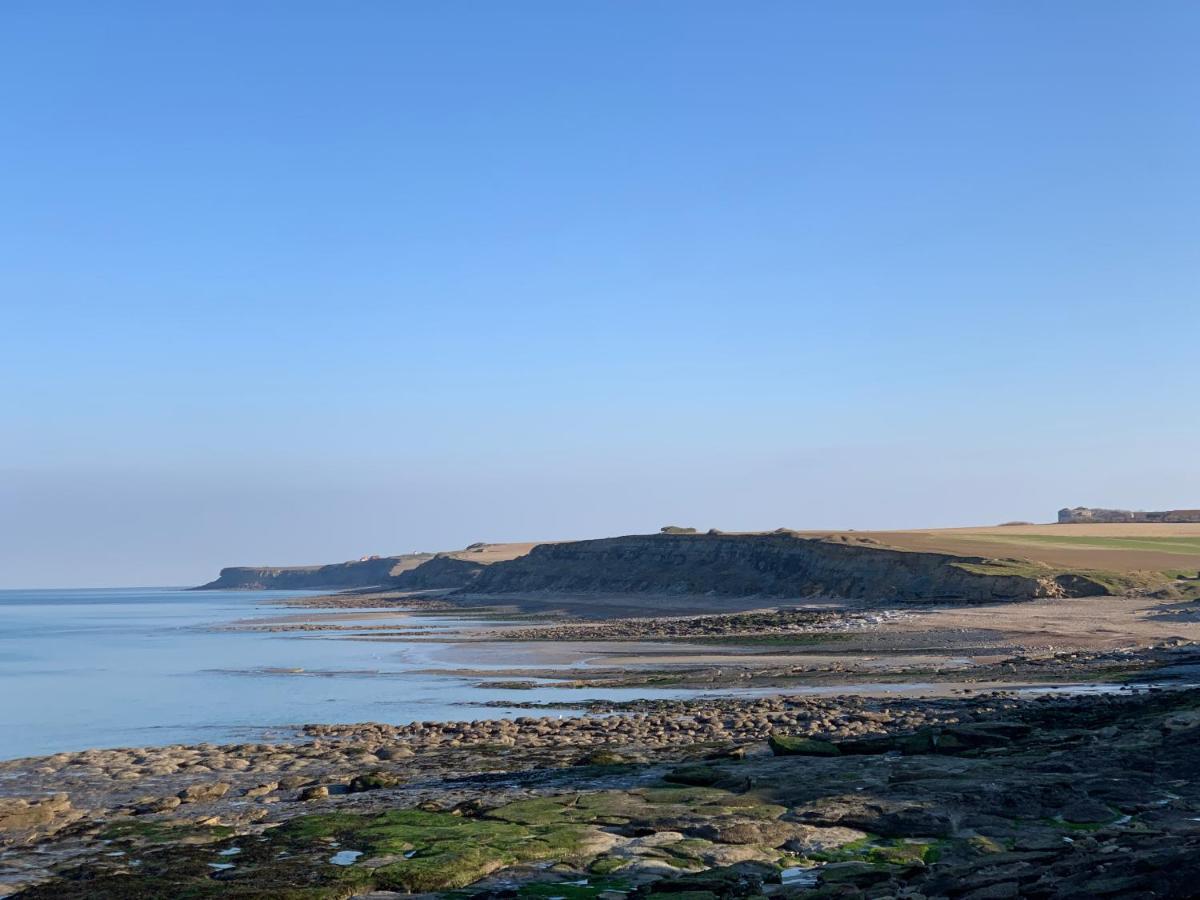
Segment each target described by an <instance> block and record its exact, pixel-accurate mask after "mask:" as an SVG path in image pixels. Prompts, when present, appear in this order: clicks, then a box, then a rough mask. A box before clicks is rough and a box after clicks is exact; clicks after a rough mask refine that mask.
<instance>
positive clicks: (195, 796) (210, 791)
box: [175, 781, 231, 803]
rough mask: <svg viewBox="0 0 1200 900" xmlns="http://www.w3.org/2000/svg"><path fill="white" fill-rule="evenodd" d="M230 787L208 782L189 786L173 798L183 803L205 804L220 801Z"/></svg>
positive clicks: (221, 782) (224, 784)
mask: <svg viewBox="0 0 1200 900" xmlns="http://www.w3.org/2000/svg"><path fill="white" fill-rule="evenodd" d="M230 787H231V785H229V784H228V783H226V782H224V781H210V782H205V783H203V784H189V785H188V786H187V787H185V788H184V789H183V790H182V791H180V792H179V793H178V794H176V795H175V796H176V797H178V798H179V799H180V800H182V801H183V802H184V803H207V802H208V801H210V800H220V799H221V798H222V797H224V796H225V795H226V794H227V793H229V788H230Z"/></svg>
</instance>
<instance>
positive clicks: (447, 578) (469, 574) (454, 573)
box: [392, 553, 499, 591]
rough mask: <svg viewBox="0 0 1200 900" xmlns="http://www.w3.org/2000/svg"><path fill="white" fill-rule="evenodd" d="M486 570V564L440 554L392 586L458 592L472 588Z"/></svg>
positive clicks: (401, 588)
mask: <svg viewBox="0 0 1200 900" xmlns="http://www.w3.org/2000/svg"><path fill="white" fill-rule="evenodd" d="M494 565H499V564H498V563H495V564H494ZM485 568H487V565H485V564H484V563H478V562H473V561H472V560H469V559H460V558H458V557H456V556H450V555H448V554H441V553H439V554H438V555H437V556H435V557H434V558H433V559H430V560H426V561H425V562H423V563H421V565H419V566H417V567H416V568H414V569H411V570H409V571H407V572H405V573H403V574H402V575H400V576H399V577H397V578H394V579H393V580H392V586H393V587H395V588H396V589H398V590H402V591H425V590H435V589H436V590H457V589H460V588H466V587H468V586H470V585H471V584H472V583H473V581H474V580H475V579H476V578H477V577H478V576H479V573H480V572H482V571H483V570H484V569H485Z"/></svg>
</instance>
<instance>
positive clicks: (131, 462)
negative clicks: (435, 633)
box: [0, 0, 1200, 587]
mask: <svg viewBox="0 0 1200 900" xmlns="http://www.w3.org/2000/svg"><path fill="white" fill-rule="evenodd" d="M1198 46H1200V5H1197V4H1195V3H1191V2H1186V3H1184V2H1156V3H1152V4H1140V3H1131V2H1120V3H1114V2H1102V0H1086V2H1055V3H1040V2H1033V0H1027V2H1007V0H1006V2H972V3H964V2H958V0H955V2H920V0H918V2H909V3H896V2H891V0H877V2H856V3H836V2H825V3H817V2H812V3H798V2H759V3H752V4H745V3H736V2H723V3H712V2H695V0H686V2H685V0H679V2H655V0H650V2H632V0H629V2H622V0H607V2H587V0H578V2H566V3H565V2H559V0H553V2H540V3H535V2H505V3H487V2H446V0H438V2H427V3H422V2H402V3H397V2H356V3H350V4H337V3H331V2H325V3H314V2H296V0H289V2H265V0H262V2H253V3H243V2H214V0H209V2H180V3H160V2H145V3H122V2H109V3H94V2H67V0H63V2H55V3H45V2H40V0H9V2H5V3H4V4H2V5H0V100H2V104H0V109H2V110H3V114H2V115H0V303H2V305H3V319H2V321H0V375H2V376H3V384H4V387H5V389H4V390H3V391H2V392H0V421H2V422H3V439H2V441H0V517H2V518H0V586H10V587H16V586H38V585H87V584H180V583H190V582H196V581H199V580H203V579H205V578H207V577H209V576H211V575H212V574H213V573H214V572H215V569H216V568H217V567H218V566H220V565H224V564H239V563H276V564H286V563H304V562H317V561H331V560H339V559H344V558H348V557H353V556H359V555H362V554H366V553H391V552H402V551H408V550H413V549H431V550H432V549H443V548H450V547H456V546H462V545H465V544H466V543H468V542H470V541H475V540H506V539H537V538H551V537H554V538H561V537H587V536H596V535H602V534H611V533H621V532H635V531H650V530H654V529H656V528H657V527H658V526H660V525H662V524H666V523H668V522H678V523H681V524H692V525H697V526H701V527H709V526H717V527H722V528H729V529H734V528H775V527H778V526H781V525H787V526H792V527H799V528H803V527H857V528H868V527H903V526H925V525H952V524H972V523H982V522H992V521H997V520H1002V519H1011V518H1030V519H1037V520H1046V519H1048V518H1050V517H1052V516H1053V513H1054V511H1055V510H1056V509H1057V507H1059V506H1061V505H1064V504H1072V505H1073V504H1077V503H1083V504H1093V505H1100V504H1109V505H1131V506H1136V507H1145V508H1154V507H1159V506H1175V505H1184V504H1190V505H1193V506H1200V465H1198V464H1197V459H1200V415H1198V414H1197V410H1198V407H1200V402H1198V401H1200V357H1198V356H1197V352H1196V346H1197V337H1198V332H1200V327H1198V326H1200V278H1198V275H1200V241H1198V237H1200V164H1198V162H1197V161H1198V160H1200V117H1198V116H1197V110H1198V109H1200V63H1198V62H1197V57H1196V48H1197V47H1198Z"/></svg>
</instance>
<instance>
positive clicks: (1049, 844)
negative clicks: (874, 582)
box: [0, 690, 1200, 900]
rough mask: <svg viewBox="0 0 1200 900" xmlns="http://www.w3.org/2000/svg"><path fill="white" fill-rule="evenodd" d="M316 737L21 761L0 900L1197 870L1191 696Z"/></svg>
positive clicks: (895, 885)
mask: <svg viewBox="0 0 1200 900" xmlns="http://www.w3.org/2000/svg"><path fill="white" fill-rule="evenodd" d="M302 737H303V738H304V739H302V740H298V741H296V742H294V743H290V744H282V745H272V744H239V745H227V746H213V745H198V746H193V747H167V748H157V749H140V750H102V751H87V752H83V753H71V754H57V755H55V756H51V757H44V758H39V759H28V760H15V761H10V762H6V763H3V764H0V793H2V794H3V799H2V800H0V835H2V838H3V843H2V844H0V846H2V848H3V849H2V850H0V883H2V884H5V885H6V887H5V888H3V889H0V890H4V891H7V892H12V893H15V896H17V897H20V898H22V900H49V898H55V900H59V898H64V900H69V898H102V900H104V898H113V900H115V898H121V900H128V898H168V897H169V898H188V897H197V898H198V897H239V898H261V900H267V898H285V897H286V898H314V900H316V898H346V897H351V896H371V897H375V898H382V897H390V896H394V895H398V894H402V893H406V892H439V891H448V890H462V891H463V893H462V894H461V896H465V897H480V898H502V897H503V898H512V897H541V898H548V897H551V896H563V897H570V898H588V897H596V898H598V900H618V898H620V897H634V898H641V897H646V896H649V895H651V894H657V893H666V892H669V893H676V894H678V893H682V892H689V893H691V894H692V895H693V896H694V897H695V900H714V898H726V897H729V898H732V897H748V896H754V895H761V894H767V895H772V896H785V897H793V896H794V897H808V896H811V897H830V896H837V897H884V896H894V897H901V896H906V897H913V898H916V897H953V898H969V900H987V898H996V897H999V898H1003V897H1024V896H1034V897H1085V896H1091V897H1105V896H1109V897H1162V896H1186V894H1183V893H1177V891H1180V890H1183V889H1184V886H1185V885H1186V884H1187V883H1188V881H1187V878H1188V874H1187V873H1194V872H1195V870H1196V868H1197V866H1198V865H1200V863H1197V862H1196V860H1197V859H1200V857H1197V855H1196V851H1197V850H1198V849H1200V825H1198V824H1197V819H1198V818H1200V786H1198V785H1200V781H1197V780H1196V776H1197V775H1200V771H1198V769H1200V740H1198V739H1200V691H1196V690H1179V691H1164V692H1149V693H1142V694H1139V695H1137V696H1124V697H1118V696H1095V697H1059V698H1039V699H1029V698H1024V699H1022V698H1018V697H1014V696H1011V695H1001V694H989V695H983V696H976V697H970V698H955V699H941V700H921V701H917V700H913V701H895V700H870V699H864V698H861V697H839V698H821V699H818V698H780V697H770V698H761V699H756V700H727V701H725V700H721V701H717V700H696V701H689V702H681V703H671V704H665V705H658V706H657V707H656V706H654V705H645V706H643V707H642V708H638V707H637V706H634V707H628V708H625V709H623V710H621V711H620V712H619V714H616V715H609V714H597V715H587V716H573V717H569V718H562V719H555V718H536V717H518V718H515V719H511V720H501V721H475V722H458V723H437V722H429V723H416V724H413V725H409V726H388V725H381V724H363V725H357V726H315V725H314V726H308V727H306V728H304V729H303V735H302ZM378 891H383V892H384V893H375V892H378Z"/></svg>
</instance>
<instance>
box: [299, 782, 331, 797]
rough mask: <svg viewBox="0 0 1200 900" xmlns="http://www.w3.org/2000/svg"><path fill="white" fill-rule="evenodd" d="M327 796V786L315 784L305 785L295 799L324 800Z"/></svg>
mask: <svg viewBox="0 0 1200 900" xmlns="http://www.w3.org/2000/svg"><path fill="white" fill-rule="evenodd" d="M328 796H329V788H327V787H326V786H325V785H323V784H317V785H313V786H312V787H306V788H305V789H304V790H302V791H301V792H300V796H299V797H298V798H297V799H298V800H324V799H325V798H326V797H328Z"/></svg>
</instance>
